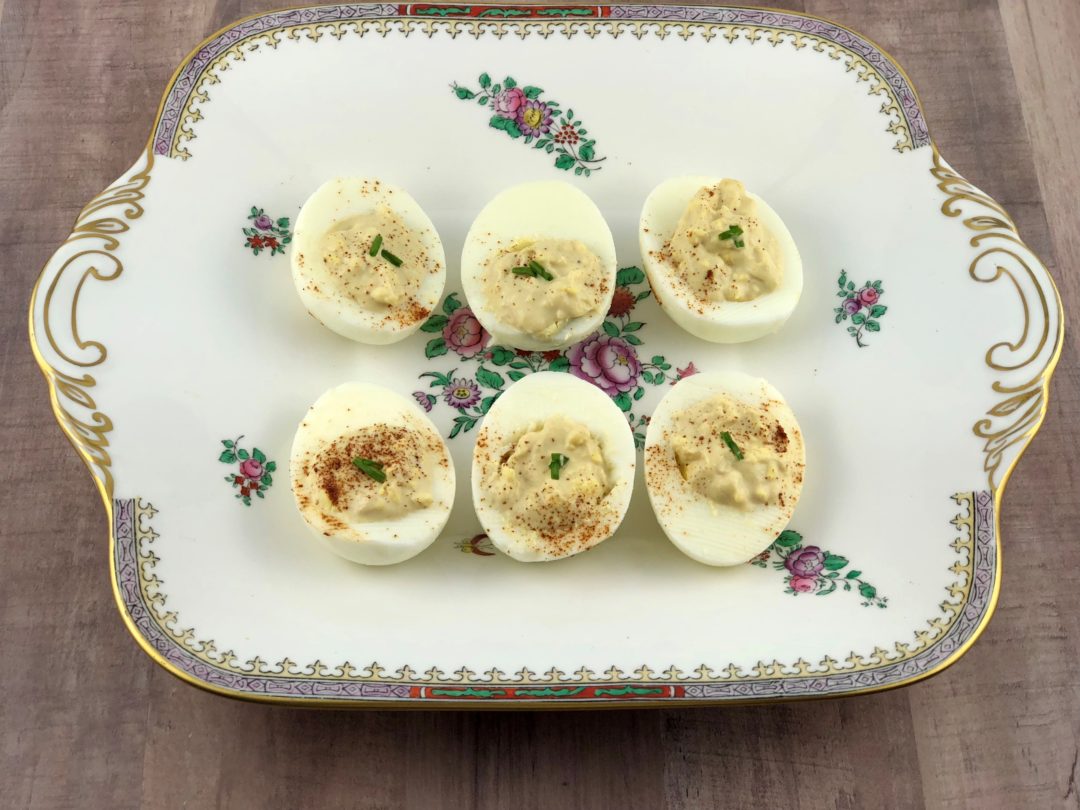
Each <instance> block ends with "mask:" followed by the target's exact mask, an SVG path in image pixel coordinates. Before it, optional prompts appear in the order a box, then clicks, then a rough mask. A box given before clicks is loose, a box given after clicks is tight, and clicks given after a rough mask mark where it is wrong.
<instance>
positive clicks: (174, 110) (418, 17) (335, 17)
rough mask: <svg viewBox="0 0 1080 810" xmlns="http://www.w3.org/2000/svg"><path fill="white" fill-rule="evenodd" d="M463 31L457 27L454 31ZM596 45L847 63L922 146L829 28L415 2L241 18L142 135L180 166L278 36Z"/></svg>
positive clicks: (629, 11)
mask: <svg viewBox="0 0 1080 810" xmlns="http://www.w3.org/2000/svg"><path fill="white" fill-rule="evenodd" d="M463 27H464V28H463ZM583 27H584V28H585V29H586V30H587V32H588V33H589V34H590V35H592V36H595V35H596V33H598V32H600V31H605V32H607V33H608V34H610V35H611V36H613V37H618V36H620V35H621V34H622V33H623V32H624V31H626V30H629V31H630V32H631V33H632V34H633V35H634V36H636V37H638V38H639V39H640V38H642V37H644V36H646V34H652V35H655V36H657V37H659V38H660V39H663V38H665V37H667V36H668V35H669V34H670V33H675V34H677V35H678V36H680V37H683V38H684V39H687V38H689V37H690V36H692V35H693V34H694V33H695V32H699V33H701V35H702V36H704V37H705V38H706V39H712V38H714V37H716V36H717V35H718V34H719V35H721V37H722V38H723V39H725V40H727V41H728V42H734V41H735V40H737V39H739V38H740V37H745V38H746V39H747V40H748V41H750V42H751V43H754V42H757V41H759V40H761V39H765V40H766V41H767V42H769V43H770V44H771V45H774V46H775V45H778V44H780V43H781V42H783V41H788V42H790V44H791V45H792V46H794V47H795V48H796V49H801V48H803V47H806V46H808V45H809V46H812V49H813V50H815V51H819V52H821V51H825V52H827V53H828V54H829V56H831V57H832V58H834V59H840V58H841V55H846V57H847V58H846V60H845V64H844V67H845V69H846V70H848V71H849V72H854V74H855V75H856V77H857V79H858V80H859V81H868V82H870V84H871V86H870V93H871V94H875V95H883V96H885V97H886V101H885V102H884V103H883V104H882V108H881V112H882V113H884V114H885V115H886V116H887V117H888V119H889V122H890V123H889V125H888V127H887V129H888V131H889V132H892V133H893V134H895V135H896V136H897V138H898V141H897V143H896V146H895V148H896V149H897V150H898V151H901V152H903V151H906V150H908V149H918V148H919V147H922V146H927V145H929V144H930V133H929V131H928V129H927V126H926V120H925V118H924V117H923V113H922V109H921V108H920V106H919V100H918V96H917V94H916V93H915V90H914V88H913V87H912V85H911V82H910V80H909V79H908V77H907V76H906V75H905V74H904V72H903V70H901V68H900V67H899V65H897V64H896V63H895V62H894V61H893V60H892V59H891V58H890V57H889V56H888V55H887V54H886V53H884V52H883V51H882V50H881V49H880V48H878V47H877V45H875V44H874V43H873V42H871V41H870V40H868V39H866V38H865V37H862V36H860V35H859V34H856V33H855V32H853V31H850V30H849V29H847V28H844V27H842V26H840V25H837V24H836V23H832V22H829V21H827V20H822V19H818V18H816V17H811V16H807V15H803V14H793V13H789V12H782V11H772V10H768V9H755V8H729V7H705V6H646V5H640V6H637V5H634V6H630V5H627V6H623V5H620V6H576V7H575V6H570V7H560V6H497V5H484V4H463V5H453V4H444V3H415V4H406V5H391V4H385V3H383V4H363V5H352V4H350V5H327V6H313V7H310V8H298V9H291V10H287V11H278V12H271V13H268V14H260V15H257V16H254V17H249V18H247V19H244V20H240V21H239V22H237V23H235V24H233V25H232V26H230V27H228V28H226V29H224V30H222V31H220V32H218V33H217V34H215V35H214V36H213V37H211V38H210V39H209V40H208V41H207V42H206V43H204V44H203V45H202V47H200V48H199V49H198V50H197V51H195V52H194V53H192V54H191V56H190V57H189V58H188V60H187V61H186V62H185V63H184V64H183V65H182V66H181V68H180V69H179V71H178V72H177V74H176V75H175V76H174V78H173V82H172V84H171V85H170V86H169V89H168V92H167V94H166V97H165V99H164V101H163V103H162V107H161V111H160V114H159V115H158V119H157V122H156V125H155V129H154V133H153V135H152V136H151V145H152V150H153V153H154V154H155V155H165V156H168V157H179V158H184V159H186V158H188V157H190V152H189V151H188V149H187V146H186V144H187V142H189V141H191V140H193V139H194V137H195V134H194V131H193V125H194V124H195V123H196V122H198V121H199V120H201V119H202V117H203V113H202V107H203V105H205V103H206V102H207V101H208V100H209V96H208V91H207V85H209V84H214V83H217V82H218V81H220V78H219V75H218V72H219V70H221V69H224V68H225V67H227V66H228V63H229V62H230V61H233V60H239V59H243V58H245V53H246V52H247V51H250V50H254V49H255V48H257V47H258V44H259V43H260V42H261V43H264V44H266V45H268V46H269V47H277V45H278V42H279V39H278V37H279V36H281V35H286V36H288V37H290V38H293V39H296V38H298V37H300V36H301V35H306V36H307V37H308V38H309V39H311V40H312V41H316V40H318V39H319V37H320V36H322V34H323V33H330V34H331V35H332V36H334V37H336V38H341V37H342V36H344V35H345V34H346V33H348V32H350V31H351V32H354V33H356V34H359V35H360V36H363V35H364V34H365V33H366V32H367V31H368V30H369V29H371V30H374V31H376V32H377V33H379V34H381V35H386V34H387V33H388V32H389V31H390V30H393V29H396V30H399V31H401V32H402V33H404V34H405V35H406V36H407V35H408V34H409V33H410V32H411V31H412V30H414V29H415V28H419V29H420V30H421V32H422V33H424V34H426V35H428V36H433V35H434V33H435V32H436V31H437V30H444V31H446V32H448V33H449V34H450V35H451V36H457V34H458V33H460V32H461V31H462V30H468V31H469V33H471V34H472V35H474V36H476V37H479V36H480V35H481V34H482V33H484V32H486V31H494V32H495V33H496V34H497V35H498V36H502V35H503V34H504V33H505V32H507V31H512V32H513V33H515V34H517V35H519V36H521V37H525V36H528V35H529V34H533V33H538V34H540V35H542V36H545V37H546V36H550V34H551V33H552V32H554V31H558V32H561V33H562V34H563V35H565V36H567V37H571V36H573V35H575V34H576V33H578V32H579V31H580V30H582V28H583Z"/></svg>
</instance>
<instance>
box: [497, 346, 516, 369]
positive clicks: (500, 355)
mask: <svg viewBox="0 0 1080 810" xmlns="http://www.w3.org/2000/svg"><path fill="white" fill-rule="evenodd" d="M514 356H515V354H514V350H513V349H508V348H506V347H505V346H496V347H494V348H493V349H492V350H491V362H492V363H494V364H495V365H497V366H505V365H506V364H507V363H509V362H510V361H511V360H513V359H514Z"/></svg>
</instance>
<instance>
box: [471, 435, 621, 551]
mask: <svg viewBox="0 0 1080 810" xmlns="http://www.w3.org/2000/svg"><path fill="white" fill-rule="evenodd" d="M553 455H557V459H556V466H557V468H558V469H557V470H556V471H554V472H553V469H552V463H553V458H552V457H553ZM555 475H557V476H558V477H557V478H555V477H553V476H555ZM487 485H488V486H487V488H488V493H489V497H490V498H491V500H492V502H493V503H494V504H495V506H496V508H498V509H499V510H500V511H501V512H503V513H504V514H505V515H507V516H508V517H509V521H508V522H510V523H512V524H513V525H516V526H526V527H528V528H529V529H532V530H533V531H534V532H536V533H537V534H538V535H540V536H541V537H542V538H544V539H545V540H547V541H557V540H558V539H559V538H561V537H563V536H564V535H567V534H570V533H571V531H572V530H574V529H579V530H580V529H581V528H582V527H587V526H590V525H592V524H595V523H597V522H598V521H601V520H603V519H604V518H603V515H604V511H603V510H602V509H601V503H602V501H603V500H604V498H605V497H606V496H607V494H608V493H609V492H611V489H612V483H611V482H610V476H609V473H608V467H607V463H606V461H605V460H604V453H603V451H602V450H601V448H600V444H599V442H598V441H597V440H596V437H594V436H593V435H592V433H591V432H589V429H588V428H587V427H585V426H584V425H583V424H581V423H580V422H576V421H574V420H573V419H569V418H567V417H565V416H553V417H551V418H549V419H547V420H545V421H544V422H543V423H541V424H539V425H537V426H534V427H532V428H530V429H529V430H527V431H525V433H523V434H522V435H521V436H520V437H519V438H518V439H517V440H516V441H515V442H514V443H513V445H512V447H511V449H510V450H508V451H507V453H506V454H505V456H504V457H503V459H502V462H501V463H500V464H499V466H498V467H497V468H495V470H494V471H493V472H492V474H491V478H490V479H489V480H488V482H487Z"/></svg>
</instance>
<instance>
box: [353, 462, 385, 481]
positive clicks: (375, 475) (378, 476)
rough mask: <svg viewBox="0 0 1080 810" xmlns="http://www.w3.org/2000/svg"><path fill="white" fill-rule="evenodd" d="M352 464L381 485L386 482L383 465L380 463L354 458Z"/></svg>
mask: <svg viewBox="0 0 1080 810" xmlns="http://www.w3.org/2000/svg"><path fill="white" fill-rule="evenodd" d="M352 463H353V466H354V467H356V469H358V470H359V471H360V472H362V473H363V474H364V475H366V476H367V477H368V478H370V479H372V480H373V481H378V482H379V483H380V484H381V483H383V482H384V481H386V473H384V472H383V465H382V464H380V463H379V462H378V461H372V460H371V459H370V458H354V459H353V460H352Z"/></svg>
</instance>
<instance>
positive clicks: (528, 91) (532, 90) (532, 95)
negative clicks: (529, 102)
mask: <svg viewBox="0 0 1080 810" xmlns="http://www.w3.org/2000/svg"><path fill="white" fill-rule="evenodd" d="M521 92H522V93H524V94H525V98H528V99H537V98H539V97H540V94H541V93H543V92H544V91H543V90H541V89H540V88H539V87H533V86H532V85H531V84H527V85H525V86H524V87H522V88H521Z"/></svg>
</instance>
